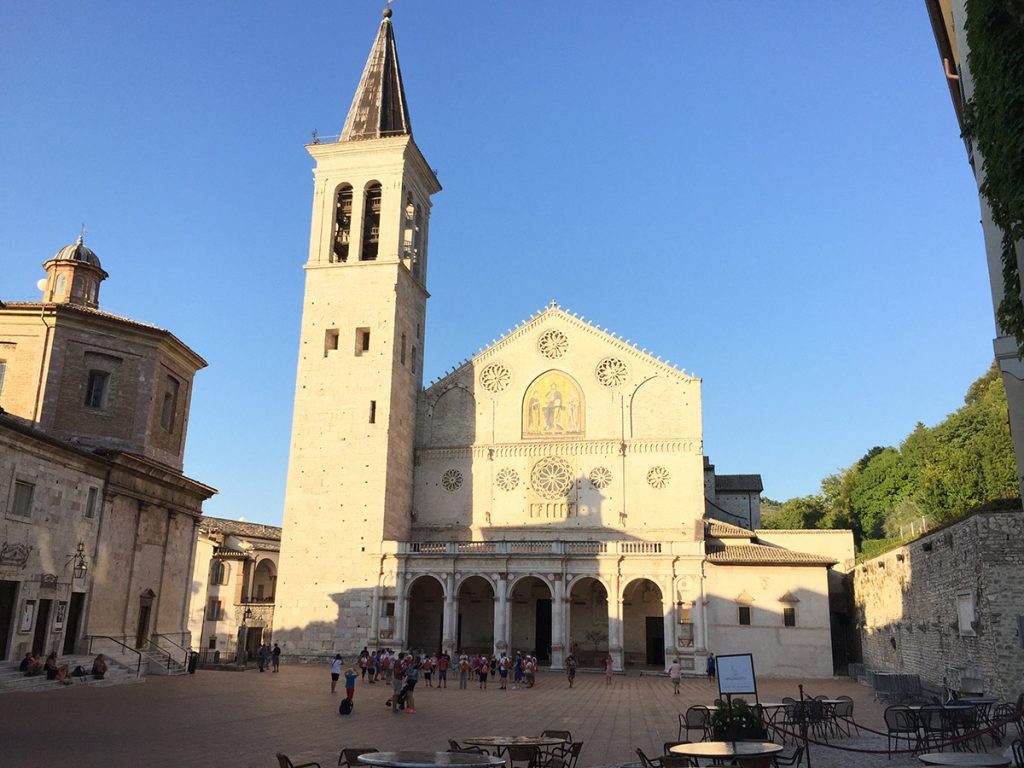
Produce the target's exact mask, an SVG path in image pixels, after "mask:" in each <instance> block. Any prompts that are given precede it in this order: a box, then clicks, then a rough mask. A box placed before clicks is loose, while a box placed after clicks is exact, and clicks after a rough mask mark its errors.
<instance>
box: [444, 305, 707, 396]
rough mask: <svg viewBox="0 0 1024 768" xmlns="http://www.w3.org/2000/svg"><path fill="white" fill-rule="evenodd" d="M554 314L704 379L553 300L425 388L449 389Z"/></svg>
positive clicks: (670, 370) (677, 374)
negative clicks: (469, 370)
mask: <svg viewBox="0 0 1024 768" xmlns="http://www.w3.org/2000/svg"><path fill="white" fill-rule="evenodd" d="M554 318H558V319H561V320H564V321H566V322H567V323H568V324H569V325H572V326H575V327H576V328H577V329H579V330H581V331H584V332H586V333H589V334H591V335H593V336H597V337H599V338H601V339H604V340H605V341H606V342H608V343H609V344H611V345H613V346H615V347H617V348H618V349H619V351H620V352H622V354H624V355H628V356H629V357H632V358H634V359H639V360H642V361H643V362H645V363H647V364H650V365H653V366H655V367H656V368H659V369H660V370H661V372H662V373H664V374H666V375H668V376H669V377H671V378H673V379H675V380H676V381H687V382H689V381H697V382H699V381H700V380H701V379H700V377H699V376H693V375H690V374H688V373H687V372H686V371H685V370H684V369H680V368H679V367H677V366H675V365H673V364H672V363H671V361H669V360H662V359H661V357H660V356H658V357H656V356H655V355H653V354H651V353H649V352H648V351H647V347H644V348H642V349H637V345H636V344H635V343H633V342H631V341H630V340H629V339H623V338H622V337H621V336H618V335H616V334H615V333H614V332H612V331H609V330H608V329H607V328H604V329H602V328H601V327H600V326H599V325H596V324H594V323H593V321H591V320H587V319H586V318H585V317H583V316H582V315H577V314H576V313H575V312H572V311H570V310H567V309H564V308H562V307H560V306H559V305H558V303H557V302H555V301H552V302H551V303H550V304H549V305H548V306H546V307H544V308H543V309H542V310H540V311H539V312H537V313H536V314H533V315H530V319H529V320H525V321H524V322H522V323H517V324H516V327H515V328H510V329H508V330H507V331H506V332H505V334H504V335H502V336H500V337H499V338H497V339H492V340H491V344H490V346H488V347H484V348H482V349H480V350H479V351H478V352H477V353H476V354H475V355H472V356H471V357H468V358H466V359H465V360H463V361H462V362H460V363H459V364H458V365H456V366H455V367H454V368H452V369H451V370H448V371H446V372H445V374H444V375H443V376H441V377H439V378H438V379H437V380H436V381H432V382H430V384H429V385H428V386H427V387H425V388H424V391H430V390H432V389H438V388H440V389H447V387H445V386H443V385H445V384H446V383H447V382H448V381H449V380H451V379H452V378H454V377H457V376H459V375H460V374H461V373H462V372H463V371H464V370H465V369H466V368H467V367H471V366H472V365H473V364H474V363H477V362H481V361H483V360H486V359H487V358H489V357H493V356H495V355H497V354H499V353H500V352H501V350H503V349H504V348H505V347H507V346H509V345H510V344H513V343H515V342H516V341H518V340H519V339H521V338H522V337H523V336H525V335H527V334H529V333H530V332H531V331H534V330H536V329H537V328H538V327H539V326H541V325H543V324H544V323H546V322H549V321H550V320H552V319H554Z"/></svg>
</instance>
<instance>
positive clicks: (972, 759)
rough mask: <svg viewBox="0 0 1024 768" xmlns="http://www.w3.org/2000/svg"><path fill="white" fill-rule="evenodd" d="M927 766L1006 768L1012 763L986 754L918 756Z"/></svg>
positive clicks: (929, 754) (936, 753)
mask: <svg viewBox="0 0 1024 768" xmlns="http://www.w3.org/2000/svg"><path fill="white" fill-rule="evenodd" d="M917 759H918V760H920V761H921V762H922V763H924V764H925V765H942V766H952V768H1006V766H1008V765H1009V764H1010V761H1009V760H1008V759H1007V758H1005V757H1003V756H1002V755H986V754H985V753H984V752H929V753H928V754H924V755H918V756H917Z"/></svg>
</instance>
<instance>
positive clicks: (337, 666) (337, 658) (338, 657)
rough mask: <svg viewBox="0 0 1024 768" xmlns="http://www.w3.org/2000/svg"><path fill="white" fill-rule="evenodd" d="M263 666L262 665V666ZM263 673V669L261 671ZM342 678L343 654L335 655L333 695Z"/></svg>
mask: <svg viewBox="0 0 1024 768" xmlns="http://www.w3.org/2000/svg"><path fill="white" fill-rule="evenodd" d="M261 666H262V665H261ZM260 671H261V672H262V671H263V670H262V669H261V670H260ZM340 677H341V654H340V653H336V654H334V661H332V662H331V693H334V691H335V689H336V688H337V687H338V678H340Z"/></svg>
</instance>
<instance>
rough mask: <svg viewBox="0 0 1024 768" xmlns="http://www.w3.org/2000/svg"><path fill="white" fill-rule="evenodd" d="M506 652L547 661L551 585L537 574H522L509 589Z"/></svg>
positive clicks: (549, 643)
mask: <svg viewBox="0 0 1024 768" xmlns="http://www.w3.org/2000/svg"><path fill="white" fill-rule="evenodd" d="M508 602H509V606H508V625H509V640H510V643H509V652H510V654H514V653H515V652H517V651H522V652H523V653H529V654H533V655H535V656H536V657H537V659H538V660H539V661H551V603H552V597H551V589H550V587H548V585H547V583H546V582H545V581H544V580H543V579H540V578H538V577H537V576H524V577H523V578H521V579H519V580H518V581H516V583H515V584H513V585H512V589H511V590H510V591H509V601H508Z"/></svg>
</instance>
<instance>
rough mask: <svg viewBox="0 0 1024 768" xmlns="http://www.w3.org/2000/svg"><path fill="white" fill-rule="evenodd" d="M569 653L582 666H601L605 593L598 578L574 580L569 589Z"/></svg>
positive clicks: (604, 646) (604, 651) (604, 647)
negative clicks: (573, 655)
mask: <svg viewBox="0 0 1024 768" xmlns="http://www.w3.org/2000/svg"><path fill="white" fill-rule="evenodd" d="M569 638H570V650H571V652H572V653H573V654H575V656H576V662H577V663H578V664H580V665H582V666H588V667H591V666H592V667H600V666H604V660H605V658H606V657H607V656H608V590H607V589H605V586H604V584H602V583H601V581H600V580H599V579H595V578H593V577H591V576H585V577H583V578H580V579H576V581H574V582H573V583H572V586H571V588H570V590H569Z"/></svg>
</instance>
